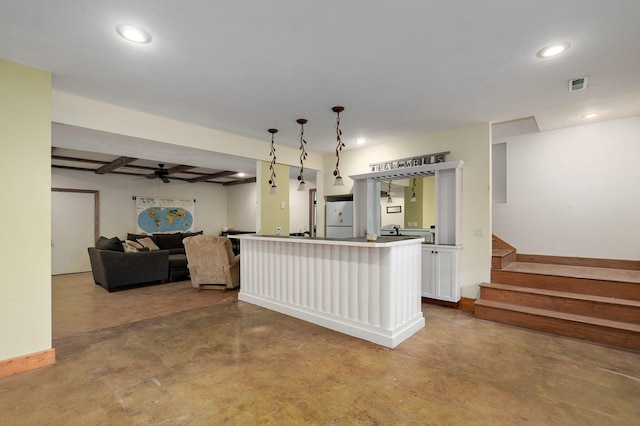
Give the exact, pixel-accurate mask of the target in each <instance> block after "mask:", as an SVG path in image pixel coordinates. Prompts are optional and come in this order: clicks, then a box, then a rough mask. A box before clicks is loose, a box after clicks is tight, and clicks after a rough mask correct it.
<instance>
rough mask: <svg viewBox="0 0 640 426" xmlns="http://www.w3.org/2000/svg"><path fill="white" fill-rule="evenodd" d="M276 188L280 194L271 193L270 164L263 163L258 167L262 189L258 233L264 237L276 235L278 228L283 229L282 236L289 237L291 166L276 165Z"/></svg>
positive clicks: (259, 182) (259, 183)
mask: <svg viewBox="0 0 640 426" xmlns="http://www.w3.org/2000/svg"><path fill="white" fill-rule="evenodd" d="M274 167H275V172H276V186H277V187H278V192H277V193H275V194H271V193H269V191H270V189H271V186H270V185H269V184H268V182H269V176H270V175H271V170H269V163H267V162H264V161H263V162H261V163H260V167H258V181H257V184H258V185H259V188H260V200H259V202H258V204H259V205H260V228H259V229H258V232H259V233H261V234H264V235H276V227H278V226H279V227H281V228H282V234H281V235H289V166H285V165H283V164H275V165H274Z"/></svg>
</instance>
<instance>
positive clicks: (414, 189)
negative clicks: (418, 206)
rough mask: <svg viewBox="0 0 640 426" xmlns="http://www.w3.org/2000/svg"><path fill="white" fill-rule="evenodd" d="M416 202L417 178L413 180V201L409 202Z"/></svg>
mask: <svg viewBox="0 0 640 426" xmlns="http://www.w3.org/2000/svg"><path fill="white" fill-rule="evenodd" d="M416 201H417V200H416V178H413V185H411V199H410V200H409V202H411V203H415V202H416Z"/></svg>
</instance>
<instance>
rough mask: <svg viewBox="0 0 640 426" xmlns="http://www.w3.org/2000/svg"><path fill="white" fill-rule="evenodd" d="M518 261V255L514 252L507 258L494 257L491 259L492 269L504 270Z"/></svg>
mask: <svg viewBox="0 0 640 426" xmlns="http://www.w3.org/2000/svg"><path fill="white" fill-rule="evenodd" d="M515 261H516V253H515V252H512V253H510V254H508V255H506V256H493V257H492V258H491V268H492V269H502V268H505V267H507V266H509V264H511V263H512V262H515Z"/></svg>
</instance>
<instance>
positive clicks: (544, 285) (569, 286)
mask: <svg viewBox="0 0 640 426" xmlns="http://www.w3.org/2000/svg"><path fill="white" fill-rule="evenodd" d="M491 282H494V283H500V284H509V285H517V286H521V287H532V288H541V289H545V290H556V291H566V292H570V293H579V294H591V295H594V296H603V297H617V298H618V299H628V300H640V284H635V283H624V282H616V281H600V280H590V279H585V278H570V277H558V276H554V275H539V274H528V273H523V272H511V271H502V270H492V271H491Z"/></svg>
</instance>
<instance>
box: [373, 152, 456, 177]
mask: <svg viewBox="0 0 640 426" xmlns="http://www.w3.org/2000/svg"><path fill="white" fill-rule="evenodd" d="M447 154H449V151H447V152H438V153H435V154H427V155H420V156H418V157H411V158H401V159H399V160H392V161H384V162H382V163H371V164H369V167H371V171H372V172H383V171H386V170H395V169H403V168H405V167H415V166H424V165H426V164H434V163H444V160H445V157H446V156H447Z"/></svg>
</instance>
